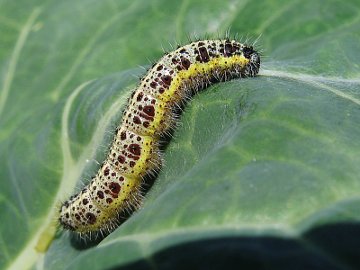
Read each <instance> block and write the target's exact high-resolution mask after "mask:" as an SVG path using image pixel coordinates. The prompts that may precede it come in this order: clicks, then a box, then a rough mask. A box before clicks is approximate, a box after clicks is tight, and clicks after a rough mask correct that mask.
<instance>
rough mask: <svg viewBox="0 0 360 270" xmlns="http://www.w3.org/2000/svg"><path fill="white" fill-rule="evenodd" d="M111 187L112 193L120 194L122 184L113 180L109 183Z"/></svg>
mask: <svg viewBox="0 0 360 270" xmlns="http://www.w3.org/2000/svg"><path fill="white" fill-rule="evenodd" d="M109 188H110V190H111V192H112V193H115V194H118V193H119V192H120V189H121V187H120V185H119V184H118V183H115V182H111V183H110V184H109Z"/></svg>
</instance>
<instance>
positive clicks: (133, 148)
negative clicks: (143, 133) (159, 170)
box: [128, 143, 141, 156]
mask: <svg viewBox="0 0 360 270" xmlns="http://www.w3.org/2000/svg"><path fill="white" fill-rule="evenodd" d="M128 150H129V152H130V153H132V154H134V155H136V156H140V154H141V147H140V145H138V144H135V143H133V144H130V145H129V147H128Z"/></svg>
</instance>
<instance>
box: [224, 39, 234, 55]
mask: <svg viewBox="0 0 360 270" xmlns="http://www.w3.org/2000/svg"><path fill="white" fill-rule="evenodd" d="M232 53H233V47H232V45H231V43H230V42H229V43H228V42H226V43H225V54H226V56H231V55H232Z"/></svg>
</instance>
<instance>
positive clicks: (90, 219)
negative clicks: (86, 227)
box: [85, 212, 96, 224]
mask: <svg viewBox="0 0 360 270" xmlns="http://www.w3.org/2000/svg"><path fill="white" fill-rule="evenodd" d="M85 216H86V222H87V223H88V224H95V222H96V217H95V215H94V214H93V213H89V212H88V213H86V215H85Z"/></svg>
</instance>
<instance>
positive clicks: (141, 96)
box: [136, 92, 144, 101]
mask: <svg viewBox="0 0 360 270" xmlns="http://www.w3.org/2000/svg"><path fill="white" fill-rule="evenodd" d="M143 96H144V94H143V92H140V93H139V94H138V95H137V97H136V100H137V101H141V100H142V98H143Z"/></svg>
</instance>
